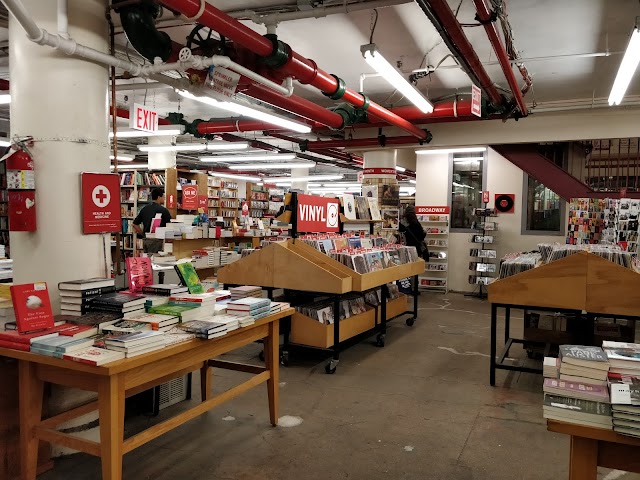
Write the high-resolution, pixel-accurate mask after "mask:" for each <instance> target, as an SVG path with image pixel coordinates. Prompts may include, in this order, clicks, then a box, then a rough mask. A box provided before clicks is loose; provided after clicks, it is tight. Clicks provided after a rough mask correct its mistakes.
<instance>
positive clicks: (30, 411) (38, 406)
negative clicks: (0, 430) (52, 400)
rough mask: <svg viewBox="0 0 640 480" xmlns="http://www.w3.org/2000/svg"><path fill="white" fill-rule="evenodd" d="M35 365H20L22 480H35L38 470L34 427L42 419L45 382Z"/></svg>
mask: <svg viewBox="0 0 640 480" xmlns="http://www.w3.org/2000/svg"><path fill="white" fill-rule="evenodd" d="M35 370H36V369H35V365H34V364H33V363H31V362H28V361H26V360H20V362H19V364H18V376H19V381H20V386H19V389H20V392H19V397H20V455H21V457H20V468H21V472H22V476H21V478H22V480H35V478H36V470H37V468H38V438H37V437H36V435H35V430H34V427H35V426H36V425H37V424H38V423H40V420H41V419H42V396H43V393H44V382H43V381H42V380H40V379H38V377H37V375H36V371H35Z"/></svg>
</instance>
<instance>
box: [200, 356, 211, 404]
mask: <svg viewBox="0 0 640 480" xmlns="http://www.w3.org/2000/svg"><path fill="white" fill-rule="evenodd" d="M200 395H201V397H200V398H201V399H202V401H203V402H204V401H205V400H209V398H211V367H210V366H209V362H208V361H206V362H204V364H203V365H202V367H200Z"/></svg>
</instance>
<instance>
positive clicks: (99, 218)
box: [81, 173, 122, 235]
mask: <svg viewBox="0 0 640 480" xmlns="http://www.w3.org/2000/svg"><path fill="white" fill-rule="evenodd" d="M81 183H82V231H83V233H84V234H85V235H86V234H92V233H113V232H119V231H120V230H121V228H122V224H121V223H122V222H121V220H120V180H119V178H118V175H117V174H115V173H82V174H81Z"/></svg>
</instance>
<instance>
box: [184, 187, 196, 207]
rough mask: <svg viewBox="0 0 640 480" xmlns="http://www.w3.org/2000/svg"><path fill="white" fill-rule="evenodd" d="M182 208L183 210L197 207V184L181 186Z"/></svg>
mask: <svg viewBox="0 0 640 480" xmlns="http://www.w3.org/2000/svg"><path fill="white" fill-rule="evenodd" d="M182 209H183V210H197V209H198V186H197V185H183V186H182Z"/></svg>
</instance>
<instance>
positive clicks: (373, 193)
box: [362, 185, 378, 198]
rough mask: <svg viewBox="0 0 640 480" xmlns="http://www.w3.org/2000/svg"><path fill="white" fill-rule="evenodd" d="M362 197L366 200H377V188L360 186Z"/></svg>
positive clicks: (375, 186)
mask: <svg viewBox="0 0 640 480" xmlns="http://www.w3.org/2000/svg"><path fill="white" fill-rule="evenodd" d="M362 196H363V197H367V198H378V186H377V185H362Z"/></svg>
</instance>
